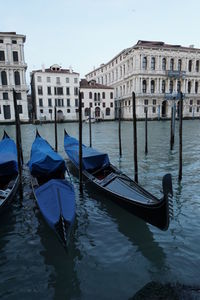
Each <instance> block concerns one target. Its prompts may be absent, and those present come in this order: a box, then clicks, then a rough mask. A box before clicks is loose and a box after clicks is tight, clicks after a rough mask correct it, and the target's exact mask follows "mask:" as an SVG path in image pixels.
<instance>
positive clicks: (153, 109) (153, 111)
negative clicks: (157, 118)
mask: <svg viewBox="0 0 200 300" xmlns="http://www.w3.org/2000/svg"><path fill="white" fill-rule="evenodd" d="M152 113H153V114H155V113H156V107H155V106H153V107H152Z"/></svg>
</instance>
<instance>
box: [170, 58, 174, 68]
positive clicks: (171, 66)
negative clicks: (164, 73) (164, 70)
mask: <svg viewBox="0 0 200 300" xmlns="http://www.w3.org/2000/svg"><path fill="white" fill-rule="evenodd" d="M173 70H174V59H173V58H171V59H170V71H173Z"/></svg>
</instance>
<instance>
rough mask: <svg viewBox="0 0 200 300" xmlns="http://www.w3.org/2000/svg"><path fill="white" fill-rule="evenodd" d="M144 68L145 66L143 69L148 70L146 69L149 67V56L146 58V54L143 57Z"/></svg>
mask: <svg viewBox="0 0 200 300" xmlns="http://www.w3.org/2000/svg"><path fill="white" fill-rule="evenodd" d="M142 68H143V70H146V69H147V58H146V56H145V57H143V61H142Z"/></svg>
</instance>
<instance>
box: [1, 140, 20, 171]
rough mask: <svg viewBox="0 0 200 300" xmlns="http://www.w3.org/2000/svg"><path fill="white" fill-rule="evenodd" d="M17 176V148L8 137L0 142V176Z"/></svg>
mask: <svg viewBox="0 0 200 300" xmlns="http://www.w3.org/2000/svg"><path fill="white" fill-rule="evenodd" d="M17 174H18V163H17V147H16V144H15V142H14V141H13V140H12V139H11V138H9V137H8V136H4V138H3V139H2V140H1V141H0V176H11V175H17Z"/></svg>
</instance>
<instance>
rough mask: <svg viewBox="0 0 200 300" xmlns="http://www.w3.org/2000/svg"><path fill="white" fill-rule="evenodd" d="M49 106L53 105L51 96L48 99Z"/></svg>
mask: <svg viewBox="0 0 200 300" xmlns="http://www.w3.org/2000/svg"><path fill="white" fill-rule="evenodd" d="M48 106H52V99H51V98H49V99H48Z"/></svg>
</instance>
